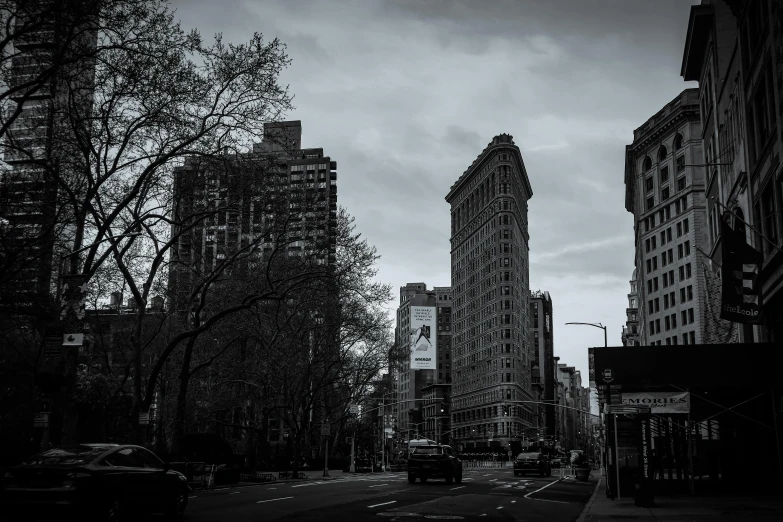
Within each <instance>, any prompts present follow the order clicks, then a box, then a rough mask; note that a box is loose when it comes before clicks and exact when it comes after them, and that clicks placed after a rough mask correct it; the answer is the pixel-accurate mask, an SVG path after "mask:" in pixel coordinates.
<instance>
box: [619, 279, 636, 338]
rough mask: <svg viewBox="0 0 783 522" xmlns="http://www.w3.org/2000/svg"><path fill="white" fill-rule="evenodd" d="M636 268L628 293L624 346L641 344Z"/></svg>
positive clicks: (623, 336)
mask: <svg viewBox="0 0 783 522" xmlns="http://www.w3.org/2000/svg"><path fill="white" fill-rule="evenodd" d="M636 278H637V275H636V270H634V271H633V276H631V281H629V283H630V286H631V291H630V292H629V293H628V308H626V309H625V326H623V335H622V341H623V346H639V344H640V343H639V291H638V290H637V288H636Z"/></svg>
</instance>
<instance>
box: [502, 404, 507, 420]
mask: <svg viewBox="0 0 783 522" xmlns="http://www.w3.org/2000/svg"><path fill="white" fill-rule="evenodd" d="M503 416H504V417H505V416H508V406H506V405H505V404H504V405H503Z"/></svg>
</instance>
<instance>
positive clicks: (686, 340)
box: [682, 333, 688, 344]
mask: <svg viewBox="0 0 783 522" xmlns="http://www.w3.org/2000/svg"><path fill="white" fill-rule="evenodd" d="M682 344H688V334H687V333H684V334H682Z"/></svg>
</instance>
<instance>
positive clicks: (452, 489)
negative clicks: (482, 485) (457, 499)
mask: <svg viewBox="0 0 783 522" xmlns="http://www.w3.org/2000/svg"><path fill="white" fill-rule="evenodd" d="M464 487H465V486H457V487H456V488H451V490H450V491H454V490H455V489H462V488H464Z"/></svg>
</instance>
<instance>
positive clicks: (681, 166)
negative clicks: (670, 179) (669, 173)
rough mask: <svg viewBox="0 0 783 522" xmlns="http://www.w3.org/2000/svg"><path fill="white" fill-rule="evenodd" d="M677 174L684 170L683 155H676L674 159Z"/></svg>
mask: <svg viewBox="0 0 783 522" xmlns="http://www.w3.org/2000/svg"><path fill="white" fill-rule="evenodd" d="M676 168H677V174H680V173H681V172H685V156H678V157H677V160H676Z"/></svg>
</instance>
